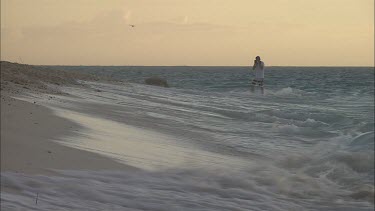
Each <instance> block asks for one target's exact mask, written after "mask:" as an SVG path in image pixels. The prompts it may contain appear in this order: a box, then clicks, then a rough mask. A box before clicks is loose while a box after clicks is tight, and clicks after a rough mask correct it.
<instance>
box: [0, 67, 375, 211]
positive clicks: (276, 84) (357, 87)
mask: <svg viewBox="0 0 375 211" xmlns="http://www.w3.org/2000/svg"><path fill="white" fill-rule="evenodd" d="M58 68H60V69H65V70H68V71H80V72H86V73H92V74H97V75H106V76H111V77H114V78H117V79H119V80H123V81H126V83H125V85H119V84H117V85H116V84H105V83H94V82H90V83H89V82H86V84H87V85H88V86H91V87H92V88H94V89H91V90H88V89H83V88H77V87H66V88H65V89H64V90H65V91H66V92H68V93H70V94H71V95H73V96H76V98H74V99H70V98H66V97H63V96H61V97H59V98H60V99H61V100H63V101H64V102H65V103H57V104H54V105H51V106H52V107H54V108H55V109H56V112H57V114H58V115H61V116H63V117H65V118H69V119H72V120H73V121H78V123H80V124H81V125H83V126H84V127H85V129H83V130H82V131H80V132H78V133H77V134H76V135H77V136H76V137H63V138H62V139H61V140H58V141H59V142H60V143H62V144H65V145H69V146H72V147H78V148H81V149H85V150H89V151H93V152H96V153H99V154H102V155H105V156H109V157H112V158H113V159H115V160H117V161H119V162H123V163H126V164H128V165H132V166H135V167H138V168H139V169H140V170H139V171H125V172H121V171H90V172H88V171H58V172H59V173H60V176H29V175H22V174H16V173H11V172H6V173H3V174H2V181H3V182H5V184H7V186H8V187H13V188H16V189H17V190H23V191H22V193H2V195H1V199H2V205H1V206H2V208H7V209H8V210H20V209H22V208H23V209H28V210H51V209H58V210H59V209H60V210H288V211H291V210H373V209H374V68H372V67H269V68H267V70H266V73H265V77H266V78H265V89H264V93H262V92H261V91H260V90H259V88H255V89H254V90H251V89H250V86H249V80H250V79H251V77H252V74H251V72H250V71H249V68H246V67H85V66H80V67H61V66H60V67H58ZM150 76H158V77H162V78H165V79H167V81H168V83H169V85H170V86H171V87H170V88H162V87H155V86H148V85H144V84H143V81H144V79H145V78H147V77H150ZM93 90H100V91H93ZM71 111H73V112H71ZM99 120H100V121H99ZM92 122H95V124H92ZM129 134H137V135H134V136H130V135H129ZM77 137H80V139H79V141H77ZM35 193H39V194H40V202H39V204H38V205H35V204H33V202H34V201H33V200H35Z"/></svg>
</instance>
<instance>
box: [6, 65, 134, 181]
mask: <svg viewBox="0 0 375 211" xmlns="http://www.w3.org/2000/svg"><path fill="white" fill-rule="evenodd" d="M13 69H17V70H21V71H22V72H20V73H18V74H16V73H14V72H11V71H12V70H13ZM27 71H29V72H27ZM33 71H34V72H33ZM25 72H26V74H25ZM35 72H37V70H33V69H32V67H31V66H27V65H18V64H10V63H6V64H5V65H4V62H2V68H1V76H2V78H1V79H2V81H1V86H2V90H1V171H2V172H4V171H11V172H20V173H32V174H51V173H53V172H52V171H51V170H52V169H79V170H85V169H86V170H98V169H101V170H103V169H116V170H119V169H128V168H130V167H128V166H126V165H124V164H120V163H118V162H115V161H113V160H111V159H109V158H105V157H103V156H100V155H98V154H95V153H91V152H87V151H83V150H79V149H74V148H71V147H67V146H63V145H61V144H58V143H56V142H54V140H58V138H59V137H63V136H68V135H74V133H75V132H76V131H78V130H80V126H79V125H78V124H76V123H74V122H72V121H69V120H67V119H64V118H61V117H58V116H56V115H54V113H53V111H51V110H50V109H49V108H47V107H46V106H45V105H43V101H42V100H41V99H43V98H44V99H45V100H53V98H54V97H53V95H48V94H47V93H53V94H62V95H63V94H64V93H62V92H60V91H59V89H58V86H59V85H57V84H56V82H57V81H59V83H61V84H71V85H72V84H73V82H75V80H74V79H72V77H73V76H72V75H69V74H66V75H65V76H63V77H61V75H62V74H60V73H59V71H55V72H54V73H48V74H45V75H43V73H38V72H37V73H38V74H36V73H35ZM41 72H42V71H41ZM61 72H62V71H61ZM62 73H63V72H62ZM74 77H76V76H74ZM89 77H90V76H88V78H89ZM54 80H55V84H54V86H53V87H48V86H49V85H51V84H52V83H53V81H54ZM45 82H47V83H48V84H47V85H45ZM74 84H75V85H77V84H76V83H74ZM31 93H32V94H34V95H35V94H36V95H38V96H40V98H39V99H35V101H34V102H27V101H23V100H18V99H16V98H19V97H25V96H29V95H30V94H31Z"/></svg>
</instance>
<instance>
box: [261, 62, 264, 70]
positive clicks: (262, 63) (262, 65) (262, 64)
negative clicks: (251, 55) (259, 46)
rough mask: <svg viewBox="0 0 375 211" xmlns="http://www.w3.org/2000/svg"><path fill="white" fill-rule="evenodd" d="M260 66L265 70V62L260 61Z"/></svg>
mask: <svg viewBox="0 0 375 211" xmlns="http://www.w3.org/2000/svg"><path fill="white" fill-rule="evenodd" d="M260 68H261V69H262V70H264V62H261V63H260Z"/></svg>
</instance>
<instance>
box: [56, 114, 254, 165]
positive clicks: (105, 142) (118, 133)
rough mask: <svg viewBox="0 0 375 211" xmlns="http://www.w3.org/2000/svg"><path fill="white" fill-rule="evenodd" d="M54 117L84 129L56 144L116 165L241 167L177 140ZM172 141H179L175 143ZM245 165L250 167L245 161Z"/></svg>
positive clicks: (82, 117)
mask: <svg viewBox="0 0 375 211" xmlns="http://www.w3.org/2000/svg"><path fill="white" fill-rule="evenodd" d="M55 111H56V114H57V115H58V116H61V117H64V118H66V119H69V120H71V121H74V122H76V123H78V124H80V125H81V126H83V128H84V129H82V130H80V131H78V132H77V133H75V136H69V137H64V138H63V139H62V140H60V141H59V143H61V144H63V145H67V146H71V147H75V148H79V149H83V150H88V151H91V152H96V153H99V154H102V155H105V156H109V157H111V158H113V159H115V160H117V161H119V162H123V163H126V164H128V165H132V166H135V167H138V168H142V169H147V170H160V169H161V168H162V169H163V168H164V169H167V168H176V167H177V168H184V167H187V168H192V167H205V168H207V167H214V166H217V165H219V166H226V165H230V166H231V167H232V168H233V167H235V166H238V167H240V166H244V165H245V164H244V161H243V160H241V159H239V158H234V157H228V156H226V155H220V154H216V153H212V152H207V151H202V150H200V149H198V148H195V147H193V146H191V145H187V144H183V143H184V142H183V141H181V140H179V139H178V137H173V136H170V135H166V134H162V133H159V132H156V131H150V130H145V129H142V128H137V127H133V126H130V125H125V124H122V123H119V122H116V121H112V120H108V119H104V118H100V117H94V116H90V115H86V114H82V113H77V112H72V111H69V110H63V109H55ZM176 140H179V141H178V142H177V141H176ZM246 165H250V163H249V161H247V162H246Z"/></svg>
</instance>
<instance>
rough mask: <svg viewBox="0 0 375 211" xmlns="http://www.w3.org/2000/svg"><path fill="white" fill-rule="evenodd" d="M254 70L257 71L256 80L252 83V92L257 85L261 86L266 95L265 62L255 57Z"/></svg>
mask: <svg viewBox="0 0 375 211" xmlns="http://www.w3.org/2000/svg"><path fill="white" fill-rule="evenodd" d="M253 70H255V78H254V79H253V81H252V82H251V84H252V90H254V86H255V85H259V86H260V87H261V91H262V94H264V90H263V82H264V62H263V61H261V60H260V57H259V56H257V57H255V60H254V65H253Z"/></svg>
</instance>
